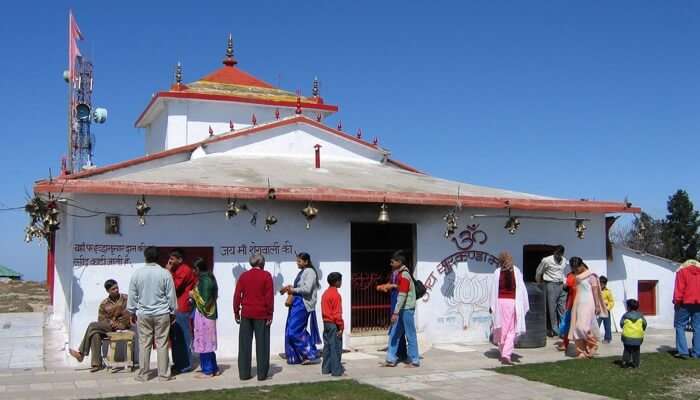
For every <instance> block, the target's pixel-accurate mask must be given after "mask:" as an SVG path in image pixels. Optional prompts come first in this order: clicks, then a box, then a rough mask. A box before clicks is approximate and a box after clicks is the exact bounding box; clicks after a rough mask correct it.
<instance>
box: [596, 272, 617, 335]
mask: <svg viewBox="0 0 700 400" xmlns="http://www.w3.org/2000/svg"><path fill="white" fill-rule="evenodd" d="M599 281H600V291H601V292H602V293H603V302H604V303H605V308H606V309H607V310H608V316H607V317H605V318H598V325H599V326H600V323H601V322H602V323H603V327H604V328H605V336H604V337H603V343H610V341H611V340H612V331H611V330H610V314H611V313H610V310H612V309H613V307H614V306H615V299H614V298H613V294H612V291H611V290H610V289H608V278H606V277H605V276H601V277H600V278H599Z"/></svg>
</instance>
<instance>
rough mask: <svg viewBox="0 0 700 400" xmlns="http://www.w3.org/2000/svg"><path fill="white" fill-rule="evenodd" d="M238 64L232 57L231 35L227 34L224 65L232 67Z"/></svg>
mask: <svg viewBox="0 0 700 400" xmlns="http://www.w3.org/2000/svg"><path fill="white" fill-rule="evenodd" d="M236 64H238V61H236V59H235V58H233V35H232V34H230V33H229V34H228V43H227V44H226V58H224V65H226V66H228V67H233V66H234V65H236Z"/></svg>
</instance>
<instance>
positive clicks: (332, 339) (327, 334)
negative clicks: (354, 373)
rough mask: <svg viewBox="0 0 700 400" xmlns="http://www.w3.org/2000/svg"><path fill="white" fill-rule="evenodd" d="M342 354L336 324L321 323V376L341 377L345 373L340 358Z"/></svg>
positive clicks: (341, 345)
mask: <svg viewBox="0 0 700 400" xmlns="http://www.w3.org/2000/svg"><path fill="white" fill-rule="evenodd" d="M342 354H343V338H342V337H340V336H338V327H337V326H336V324H333V323H329V322H324V323H323V353H322V354H321V357H323V364H321V373H322V374H331V375H333V376H341V375H343V372H345V368H343V364H341V362H340V358H341V356H342Z"/></svg>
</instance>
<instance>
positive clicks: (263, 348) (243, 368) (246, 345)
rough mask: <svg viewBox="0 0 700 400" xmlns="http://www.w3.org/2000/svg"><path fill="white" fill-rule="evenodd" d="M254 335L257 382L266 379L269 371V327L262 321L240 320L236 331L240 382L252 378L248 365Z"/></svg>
mask: <svg viewBox="0 0 700 400" xmlns="http://www.w3.org/2000/svg"><path fill="white" fill-rule="evenodd" d="M253 335H255V359H256V364H257V370H258V380H260V381H262V380H265V379H267V374H268V372H269V371H270V327H269V326H267V321H265V320H264V319H250V318H241V326H240V329H239V330H238V376H239V377H240V378H241V379H242V380H246V379H250V378H252V374H251V369H252V366H251V364H250V362H251V358H252V353H253Z"/></svg>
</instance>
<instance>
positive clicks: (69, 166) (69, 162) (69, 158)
mask: <svg viewBox="0 0 700 400" xmlns="http://www.w3.org/2000/svg"><path fill="white" fill-rule="evenodd" d="M72 30H73V11H72V10H70V9H69V10H68V152H67V153H66V171H67V172H73V154H72V150H73V133H72V126H71V125H72V123H71V122H72V121H71V119H72V118H71V113H72V111H73V107H72V104H71V103H72V102H73V68H71V65H72V64H71V63H72V60H71V59H70V56H71V51H70V49H71V45H72V42H71V40H72V39H73V38H72Z"/></svg>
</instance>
